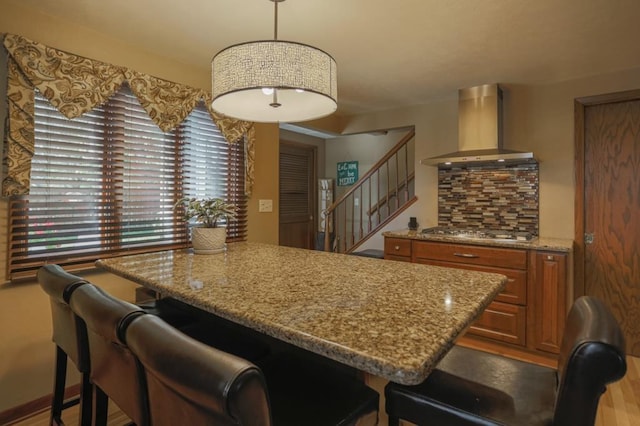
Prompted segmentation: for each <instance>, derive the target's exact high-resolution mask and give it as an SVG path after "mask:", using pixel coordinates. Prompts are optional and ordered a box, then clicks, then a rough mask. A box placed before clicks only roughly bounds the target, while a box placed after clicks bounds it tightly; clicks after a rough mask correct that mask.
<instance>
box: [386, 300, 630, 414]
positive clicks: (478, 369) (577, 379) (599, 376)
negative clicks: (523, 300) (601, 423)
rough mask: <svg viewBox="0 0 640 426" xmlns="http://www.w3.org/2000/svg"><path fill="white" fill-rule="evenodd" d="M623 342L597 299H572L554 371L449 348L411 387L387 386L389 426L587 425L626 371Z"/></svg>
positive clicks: (470, 350) (604, 307)
mask: <svg viewBox="0 0 640 426" xmlns="http://www.w3.org/2000/svg"><path fill="white" fill-rule="evenodd" d="M626 368H627V367H626V359H625V344H624V338H623V335H622V331H621V330H620V327H619V325H618V323H617V322H616V320H615V318H614V317H613V315H612V314H611V312H609V310H608V309H607V308H606V306H605V305H604V304H603V303H602V302H601V301H600V300H598V299H595V298H593V297H587V296H583V297H581V298H579V299H577V300H576V301H575V302H574V304H573V306H572V308H571V310H570V312H569V316H568V317H567V321H566V325H565V330H564V336H563V339H562V345H561V349H560V356H559V359H558V369H557V370H554V369H551V368H546V367H541V366H537V365H533V364H529V363H525V362H521V361H517V360H512V359H508V358H505V357H501V356H498V355H493V354H489V353H485V352H480V351H477V350H473V349H467V348H461V347H454V348H453V349H452V350H451V351H450V353H449V354H447V355H446V356H445V357H444V359H443V360H442V361H441V362H440V363H439V364H438V366H437V368H436V369H435V370H434V371H433V372H432V374H431V375H430V376H429V377H428V378H427V379H426V380H425V381H424V382H423V383H421V384H419V385H417V386H404V385H400V384H396V383H389V384H388V385H387V386H386V387H385V396H386V411H387V414H388V415H389V425H390V426H397V425H398V420H399V419H405V420H408V421H410V422H413V423H416V424H430V425H448V426H456V425H518V426H527V425H572V426H586V425H593V424H594V422H595V417H596V412H597V409H598V403H599V400H600V396H601V395H602V394H603V393H604V392H605V391H606V386H607V384H609V383H612V382H614V381H617V380H620V379H621V378H622V377H623V376H624V375H625V373H626Z"/></svg>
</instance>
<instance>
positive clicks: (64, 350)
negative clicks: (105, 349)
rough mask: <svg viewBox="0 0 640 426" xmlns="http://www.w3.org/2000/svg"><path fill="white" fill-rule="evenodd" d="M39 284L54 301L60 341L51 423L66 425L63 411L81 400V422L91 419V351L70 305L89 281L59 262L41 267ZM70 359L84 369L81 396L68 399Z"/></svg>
mask: <svg viewBox="0 0 640 426" xmlns="http://www.w3.org/2000/svg"><path fill="white" fill-rule="evenodd" d="M37 276H38V283H39V284H40V286H41V287H42V289H43V290H44V291H45V292H46V293H47V294H48V295H49V299H50V302H51V320H52V321H51V322H52V326H53V335H52V336H53V337H52V340H53V342H54V343H55V344H56V360H55V372H54V378H53V399H52V402H51V417H50V422H49V423H50V424H52V425H53V424H63V422H62V411H63V410H64V409H66V408H69V407H72V406H74V405H77V404H78V403H80V424H81V425H88V424H90V422H91V398H92V385H91V382H90V381H89V352H88V346H87V336H86V332H84V328H83V326H82V325H81V326H80V327H78V326H77V323H76V319H75V317H74V315H73V312H72V311H71V308H70V307H69V299H70V297H71V294H72V293H73V292H74V291H75V290H76V289H77V288H79V287H80V286H82V285H85V284H87V281H85V280H83V279H82V278H80V277H77V276H75V275H71V274H68V273H66V272H65V271H64V270H63V269H62V268H61V267H59V266H57V265H45V266H43V267H42V268H40V269H39V270H38V275H37ZM68 360H71V361H72V363H73V365H74V366H75V367H76V368H77V370H78V371H79V372H80V375H81V380H80V396H79V397H78V398H73V399H71V400H69V401H66V402H65V401H64V391H65V384H66V375H67V364H68Z"/></svg>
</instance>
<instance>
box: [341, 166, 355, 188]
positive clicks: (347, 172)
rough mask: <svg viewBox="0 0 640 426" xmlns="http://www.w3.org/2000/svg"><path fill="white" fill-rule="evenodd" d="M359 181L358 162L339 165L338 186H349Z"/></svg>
mask: <svg viewBox="0 0 640 426" xmlns="http://www.w3.org/2000/svg"><path fill="white" fill-rule="evenodd" d="M357 180H358V162H357V161H343V162H341V163H338V186H349V185H353V184H354V183H356V181H357Z"/></svg>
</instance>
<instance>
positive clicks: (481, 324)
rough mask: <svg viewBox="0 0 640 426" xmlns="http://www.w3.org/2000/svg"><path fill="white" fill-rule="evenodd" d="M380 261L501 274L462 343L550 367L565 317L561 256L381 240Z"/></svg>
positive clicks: (564, 266) (564, 263)
mask: <svg viewBox="0 0 640 426" xmlns="http://www.w3.org/2000/svg"><path fill="white" fill-rule="evenodd" d="M385 259H394V260H403V261H411V262H415V263H425V264H429V265H437V266H446V267H452V268H462V269H471V270H476V271H484V272H494V273H498V274H502V275H506V276H507V280H508V281H507V284H506V286H505V288H504V289H503V291H502V292H501V293H500V294H498V296H496V298H495V300H494V301H493V302H492V303H491V304H490V305H489V306H488V307H487V309H485V311H484V312H483V313H482V315H481V316H480V318H478V320H477V321H476V322H475V323H473V324H472V325H471V326H470V327H469V330H468V332H467V334H466V336H465V338H464V339H463V341H464V342H465V344H470V345H471V346H474V345H476V344H477V347H480V348H482V349H485V350H489V351H494V352H497V353H501V354H509V355H512V356H515V357H517V358H521V359H524V360H530V361H534V362H539V363H547V364H548V365H553V362H554V359H555V358H556V356H557V354H558V353H559V350H560V344H561V340H562V332H563V329H564V321H565V316H566V313H567V306H566V305H567V293H566V292H567V262H568V260H567V254H566V253H563V252H555V251H539V250H534V249H523V248H505V247H492V246H478V245H469V244H454V243H448V242H438V241H424V240H417V239H416V240H411V239H405V238H391V237H385ZM469 342H471V343H469ZM545 360H548V361H545Z"/></svg>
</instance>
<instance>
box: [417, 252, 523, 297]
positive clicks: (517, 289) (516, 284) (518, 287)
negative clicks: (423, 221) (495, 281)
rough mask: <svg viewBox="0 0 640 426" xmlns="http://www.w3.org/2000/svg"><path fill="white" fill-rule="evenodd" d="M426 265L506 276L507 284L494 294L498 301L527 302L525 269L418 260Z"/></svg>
mask: <svg viewBox="0 0 640 426" xmlns="http://www.w3.org/2000/svg"><path fill="white" fill-rule="evenodd" d="M418 262H419V263H425V264H427V265H436V266H446V267H448V268H459V269H470V270H472V271H481V272H493V273H495V274H502V275H506V276H507V284H506V285H505V287H504V289H503V290H502V291H501V292H500V293H499V294H498V295H497V296H496V298H495V300H496V301H498V302H506V303H515V304H517V305H526V304H527V271H521V270H519V269H504V268H491V267H489V266H478V265H467V264H465V263H453V262H441V261H439V260H419V261H418Z"/></svg>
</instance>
